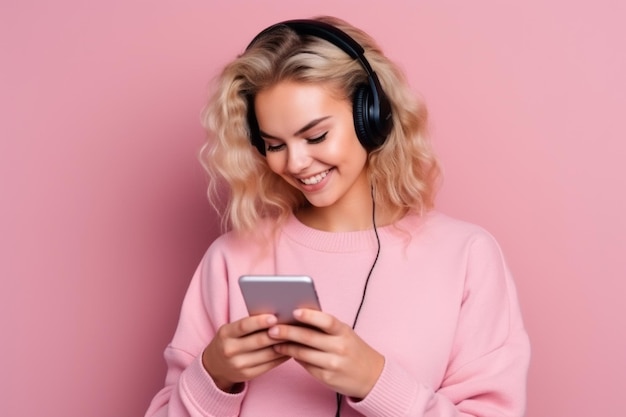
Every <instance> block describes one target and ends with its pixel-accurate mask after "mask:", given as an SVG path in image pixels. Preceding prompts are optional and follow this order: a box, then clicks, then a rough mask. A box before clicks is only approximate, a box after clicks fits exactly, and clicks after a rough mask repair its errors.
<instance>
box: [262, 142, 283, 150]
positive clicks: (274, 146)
mask: <svg viewBox="0 0 626 417" xmlns="http://www.w3.org/2000/svg"><path fill="white" fill-rule="evenodd" d="M284 147H285V144H284V143H281V144H279V145H270V144H269V143H266V144H265V150H266V151H267V152H278V151H280V150H281V149H283V148H284Z"/></svg>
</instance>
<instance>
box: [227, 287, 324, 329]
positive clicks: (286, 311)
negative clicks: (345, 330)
mask: <svg viewBox="0 0 626 417" xmlns="http://www.w3.org/2000/svg"><path fill="white" fill-rule="evenodd" d="M239 288H241V293H242V294H243V298H244V300H245V302H246V307H247V308H248V313H249V314H250V315H251V316H252V315H255V314H265V313H269V314H274V315H275V316H276V317H277V318H278V322H279V323H287V324H301V323H299V322H298V321H297V320H296V319H295V318H294V317H293V315H292V313H293V310H295V309H297V308H310V309H314V310H321V306H320V302H319V299H318V298H317V292H316V291H315V285H314V283H313V279H311V277H308V276H305V275H244V276H241V277H239Z"/></svg>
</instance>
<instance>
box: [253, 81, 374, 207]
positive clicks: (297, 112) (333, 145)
mask: <svg viewBox="0 0 626 417" xmlns="http://www.w3.org/2000/svg"><path fill="white" fill-rule="evenodd" d="M340 97H341V95H340V94H338V93H336V92H333V90H332V89H331V88H330V87H328V86H322V85H313V84H303V83H296V82H281V83H279V84H277V85H275V86H273V87H271V88H269V89H266V90H263V91H261V92H260V93H258V94H257V96H256V99H255V112H256V116H257V120H258V123H259V128H260V131H261V137H262V138H263V140H264V141H265V148H266V150H267V152H266V158H267V164H268V166H269V168H270V169H271V170H272V171H274V172H275V173H276V174H278V175H280V176H281V177H282V178H283V179H284V180H285V181H287V182H288V183H289V184H291V186H293V187H294V188H296V189H298V190H300V191H301V192H302V193H303V194H304V196H305V197H306V199H307V200H308V201H309V202H310V203H311V205H312V206H313V209H316V208H317V209H325V210H333V209H342V208H343V209H346V210H348V212H349V211H350V210H354V209H359V208H360V207H362V205H363V198H366V199H369V198H370V196H369V194H370V186H369V181H368V178H367V173H366V171H365V165H366V161H367V151H366V150H365V149H364V148H363V147H362V146H361V144H360V142H359V140H358V138H357V137H356V133H355V131H354V122H353V119H352V105H351V103H350V101H348V99H345V98H340ZM357 212H358V211H357Z"/></svg>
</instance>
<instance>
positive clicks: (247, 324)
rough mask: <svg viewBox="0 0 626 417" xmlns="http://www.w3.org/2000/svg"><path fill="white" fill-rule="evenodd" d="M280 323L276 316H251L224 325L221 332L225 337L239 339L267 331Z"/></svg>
mask: <svg viewBox="0 0 626 417" xmlns="http://www.w3.org/2000/svg"><path fill="white" fill-rule="evenodd" d="M277 322H278V320H277V319H276V316H274V315H272V314H259V315H256V316H249V317H244V318H242V319H239V320H237V321H234V322H232V323H229V324H227V325H224V326H223V327H222V328H221V330H222V331H223V336H224V337H232V338H239V337H243V336H246V335H249V334H252V333H255V332H258V331H259V330H264V329H267V328H268V327H270V326H273V325H275V324H276V323H277Z"/></svg>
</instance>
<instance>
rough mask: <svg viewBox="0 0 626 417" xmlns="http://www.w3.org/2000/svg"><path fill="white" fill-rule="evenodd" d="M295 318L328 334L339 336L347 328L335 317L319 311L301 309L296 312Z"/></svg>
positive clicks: (294, 313)
mask: <svg viewBox="0 0 626 417" xmlns="http://www.w3.org/2000/svg"><path fill="white" fill-rule="evenodd" d="M293 316H294V318H295V319H296V320H298V321H299V322H301V323H303V324H307V325H309V326H313V327H315V328H317V329H320V330H321V331H323V332H325V333H328V334H339V333H340V332H341V331H342V330H343V328H344V327H345V326H347V325H346V324H345V323H343V322H341V321H339V320H337V319H336V318H335V317H334V316H331V315H330V314H328V313H324V312H323V311H319V310H311V309H307V308H299V309H296V310H294V312H293Z"/></svg>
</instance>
